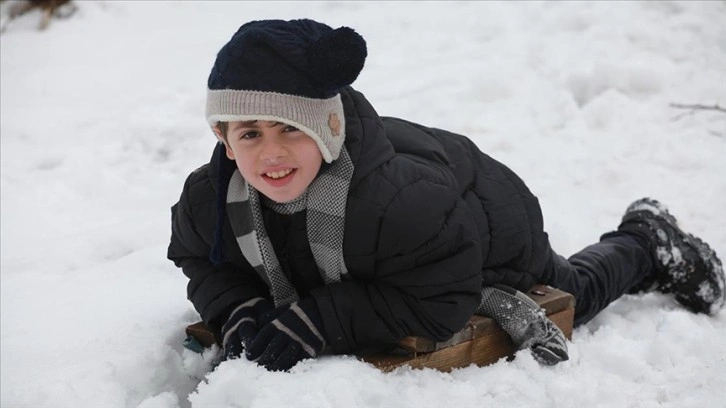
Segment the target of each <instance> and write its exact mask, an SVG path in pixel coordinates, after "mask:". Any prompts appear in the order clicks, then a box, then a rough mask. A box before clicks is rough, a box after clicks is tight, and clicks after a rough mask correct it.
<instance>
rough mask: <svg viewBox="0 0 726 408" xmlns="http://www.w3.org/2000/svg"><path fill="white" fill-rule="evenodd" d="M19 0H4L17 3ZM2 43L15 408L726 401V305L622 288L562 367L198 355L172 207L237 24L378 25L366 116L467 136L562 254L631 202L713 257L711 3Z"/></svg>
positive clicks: (722, 71) (100, 32) (177, 15)
mask: <svg viewBox="0 0 726 408" xmlns="http://www.w3.org/2000/svg"><path fill="white" fill-rule="evenodd" d="M6 3H7V2H5V3H4V4H3V5H2V6H3V9H4V10H5V11H6V8H7V4H6ZM78 8H79V10H78V12H77V13H76V14H75V15H74V16H73V17H72V18H70V19H68V20H54V21H53V22H52V23H51V25H50V27H49V28H48V30H47V31H46V32H42V33H41V32H38V31H36V26H37V24H38V22H39V19H40V13H39V12H34V13H30V14H28V15H25V16H22V17H21V18H19V19H17V20H16V21H14V22H13V23H12V24H11V25H10V26H9V28H8V30H7V31H6V32H5V33H4V34H3V35H2V36H1V37H0V84H1V89H2V92H1V93H0V119H1V120H0V134H1V139H0V140H1V143H2V146H1V149H0V152H1V156H0V163H1V169H0V181H1V185H0V188H1V193H2V194H1V195H0V198H1V201H0V206H1V215H2V220H1V221H2V222H1V223H0V251H1V254H2V256H1V257H0V258H1V265H0V273H1V275H0V277H1V279H2V282H1V284H0V290H1V292H0V302H1V304H0V313H1V316H0V323H1V330H0V332H1V339H0V340H1V341H0V346H1V358H0V361H1V364H0V368H1V372H0V389H1V392H0V405H1V406H3V407H13V408H15V407H91V406H93V407H108V408H115V407H143V408H152V407H156V408H173V407H189V406H191V407H267V406H301V407H389V406H390V407H394V406H395V407H418V406H452V407H453V406H461V407H469V406H490V405H491V406H508V407H531V406H537V407H581V406H592V407H623V406H629V407H656V406H658V407H679V408H680V407H723V406H724V401H723V390H724V389H726V340H724V339H726V313H725V312H723V311H721V312H720V313H718V314H717V315H716V316H713V317H708V316H703V315H694V314H691V313H688V312H686V311H685V310H684V309H682V308H681V307H679V306H678V304H677V303H676V302H675V300H673V299H672V298H670V297H667V296H665V295H661V294H657V293H649V294H646V295H641V296H634V295H633V296H625V297H623V298H622V299H620V300H618V301H616V302H615V303H613V304H612V305H610V306H609V307H608V308H607V309H606V310H605V311H603V312H602V313H601V314H600V315H599V316H598V317H596V318H595V319H594V320H593V321H591V322H590V323H589V324H587V325H586V326H584V327H581V328H579V329H577V330H576V331H575V333H574V335H573V341H572V343H570V344H569V351H570V360H569V361H567V362H565V363H563V364H560V365H558V366H556V367H552V368H547V367H540V366H539V365H538V364H537V363H536V362H535V361H534V359H533V358H532V357H531V355H529V354H528V353H527V352H520V353H519V354H518V355H517V358H516V359H515V360H514V361H512V362H506V361H500V362H499V363H497V364H495V365H493V366H489V367H486V368H478V367H468V368H463V369H458V370H455V371H453V372H452V373H450V374H444V373H439V372H437V371H432V370H410V369H398V370H397V371H394V372H392V373H387V374H384V373H381V372H379V371H377V370H375V369H373V368H372V367H370V366H368V365H366V364H364V363H361V362H358V361H356V360H355V359H353V358H352V357H346V356H330V357H324V358H320V359H319V360H316V361H306V362H303V363H301V364H299V365H298V366H296V367H295V368H294V369H293V370H292V372H291V373H270V372H266V371H264V370H263V369H260V368H259V367H257V366H255V365H254V364H252V363H249V362H247V361H243V360H237V361H231V362H226V363H223V364H221V365H220V366H218V367H217V368H216V370H214V371H211V372H210V370H211V367H212V361H213V359H214V354H213V353H211V352H208V353H205V355H203V356H200V355H197V354H194V353H192V352H190V351H188V350H185V349H184V348H183V347H182V345H181V343H182V341H183V338H184V335H183V329H184V327H185V326H186V325H187V324H189V323H192V322H194V321H196V320H197V319H198V316H197V315H196V312H195V311H194V310H193V308H192V306H191V304H190V303H189V302H188V301H187V300H186V291H185V290H186V289H185V285H186V281H185V278H184V276H183V274H182V273H181V271H180V270H178V269H176V268H175V267H174V265H173V264H172V263H171V262H169V261H167V260H166V258H165V255H166V246H167V242H168V239H169V207H170V206H171V205H172V204H173V203H174V202H175V201H176V200H177V198H178V196H179V193H180V192H181V187H182V184H183V182H184V179H185V177H186V175H187V174H188V173H189V172H191V171H192V170H193V169H195V168H196V167H198V166H199V165H201V164H203V163H204V162H206V161H207V160H208V158H209V157H210V155H211V150H212V147H213V145H214V137H213V135H212V133H211V131H210V130H209V129H208V127H207V125H206V123H205V120H204V117H203V112H204V101H205V85H206V79H207V75H208V74H209V70H210V68H211V65H212V63H213V60H214V57H215V55H216V52H217V51H218V49H219V48H220V47H221V46H222V45H223V44H224V43H225V42H226V41H227V40H228V39H229V38H230V37H231V35H232V34H233V33H234V31H235V30H236V29H237V27H239V25H241V24H242V23H244V22H246V21H248V20H252V19H261V18H282V19H289V18H298V17H312V18H315V19H318V20H320V21H323V22H326V23H328V24H330V25H332V26H336V27H337V26H341V25H347V26H351V27H353V28H354V29H356V30H357V31H358V32H359V33H361V34H362V35H363V36H364V38H366V40H367V41H368V46H369V58H368V61H367V64H366V68H365V69H364V71H363V73H362V74H361V76H360V77H359V79H358V80H357V82H356V83H355V87H356V88H357V89H359V90H360V91H362V92H363V93H365V94H366V95H367V97H368V98H369V99H370V100H371V102H372V103H373V105H374V106H375V107H376V109H377V111H378V112H379V113H380V114H383V115H389V116H399V117H403V118H406V119H409V120H413V121H418V122H421V123H423V124H426V125H429V126H436V127H442V128H446V129H449V130H452V131H456V132H460V133H464V134H467V135H469V136H470V137H471V138H472V139H473V140H474V141H475V142H476V143H477V145H478V146H479V147H480V148H481V149H482V150H484V151H485V152H487V153H488V154H490V155H492V156H494V157H496V158H497V159H499V160H501V161H503V162H504V163H506V164H507V165H509V166H510V167H511V168H512V169H513V170H515V171H516V172H517V173H518V174H520V175H521V176H522V177H523V178H524V180H526V182H527V184H528V185H529V187H530V188H531V189H532V190H533V191H534V193H535V194H536V195H537V196H538V197H539V198H540V202H541V204H542V208H543V212H544V215H545V224H546V225H545V227H546V229H547V231H548V232H549V233H550V237H551V240H552V243H553V246H554V248H556V249H557V251H558V252H560V253H562V254H564V255H569V254H572V253H573V252H575V251H577V250H579V249H581V248H582V247H584V246H586V245H588V244H590V243H592V242H595V241H596V240H597V238H598V237H599V235H600V234H601V233H603V232H606V231H609V230H611V229H613V228H615V227H616V226H617V223H618V221H619V217H620V216H621V215H622V212H623V211H624V209H625V208H626V207H627V205H628V204H629V203H630V202H632V201H633V200H635V199H637V198H640V197H642V196H652V197H654V198H657V199H658V200H660V201H662V202H664V203H666V204H667V205H668V206H669V208H670V210H671V212H672V213H673V214H674V215H675V216H676V217H678V218H679V220H680V221H681V223H682V226H683V228H684V229H685V230H686V231H690V232H693V233H695V234H696V235H699V236H700V237H702V238H703V239H704V240H705V241H706V242H709V244H710V245H711V247H712V248H714V249H715V250H716V252H718V253H721V254H722V255H725V254H726V228H724V226H725V225H726V222H725V220H726V217H725V216H724V213H723V211H724V208H726V177H725V176H726V160H724V156H725V154H726V115H724V114H723V113H719V112H713V111H711V112H709V111H696V112H690V111H688V110H684V109H676V108H674V107H671V106H670V104H671V103H688V104H692V103H700V104H706V105H713V104H720V106H724V105H725V104H726V25H724V24H723V21H726V5H724V3H723V2H696V1H688V2H667V3H661V2H617V3H613V2H582V3H578V2H547V3H539V2H537V3H534V2H511V3H499V2H463V3H451V2H446V3H438V2H424V3H410V2H406V3H393V2H371V3H368V2H345V3H336V2H321V3H309V2H292V3H277V2H275V3H255V2H240V3H233V2H217V3H215V2H188V1H182V2H170V1H164V2H149V1H144V2H78Z"/></svg>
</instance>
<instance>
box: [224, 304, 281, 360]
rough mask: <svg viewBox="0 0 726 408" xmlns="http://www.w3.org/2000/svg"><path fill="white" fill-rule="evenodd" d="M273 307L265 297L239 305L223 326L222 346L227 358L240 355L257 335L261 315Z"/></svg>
mask: <svg viewBox="0 0 726 408" xmlns="http://www.w3.org/2000/svg"><path fill="white" fill-rule="evenodd" d="M272 309H273V307H272V304H271V303H270V302H269V301H267V300H266V299H263V298H259V297H258V298H253V299H250V300H248V301H247V302H245V303H243V304H241V305H239V306H237V308H236V309H234V311H232V313H231V314H230V315H229V318H228V319H227V322H226V323H225V324H224V326H223V327H222V348H224V356H225V358H234V357H239V356H240V355H241V354H242V350H244V349H245V348H246V347H247V346H248V345H249V344H250V343H251V342H252V340H253V339H254V338H255V336H257V332H258V330H259V329H260V325H258V320H259V319H260V316H262V315H263V314H266V313H268V312H269V311H271V310H272Z"/></svg>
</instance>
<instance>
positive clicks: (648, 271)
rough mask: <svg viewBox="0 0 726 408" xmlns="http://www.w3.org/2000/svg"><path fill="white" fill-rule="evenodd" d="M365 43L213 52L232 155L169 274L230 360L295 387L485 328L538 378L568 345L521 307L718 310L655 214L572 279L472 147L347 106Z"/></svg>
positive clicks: (250, 30) (185, 222) (715, 281)
mask: <svg viewBox="0 0 726 408" xmlns="http://www.w3.org/2000/svg"><path fill="white" fill-rule="evenodd" d="M366 56H367V50H366V45H365V41H364V40H363V38H361V37H360V36H359V35H358V34H357V33H355V32H354V31H353V30H351V29H349V28H346V27H343V28H339V29H336V30H333V29H331V28H330V27H328V26H326V25H324V24H321V23H318V22H315V21H311V20H294V21H280V20H268V21H253V22H250V23H247V24H245V25H243V26H242V27H240V29H239V30H238V31H237V33H236V34H235V35H234V36H233V37H232V39H231V40H230V41H229V42H228V43H227V44H226V45H225V46H224V47H223V48H222V49H221V50H220V52H219V54H218V55H217V59H216V61H215V64H214V67H213V68H212V72H211V74H210V76H209V81H208V89H209V90H208V94H207V120H208V122H209V124H210V126H211V127H212V129H213V131H214V133H215V134H216V136H217V138H218V139H219V141H220V143H219V144H218V145H217V148H216V149H215V151H214V155H213V158H212V160H211V161H210V163H209V164H207V165H204V166H202V167H200V168H199V169H197V170H196V171H195V172H193V173H192V174H191V175H190V176H189V178H188V179H187V181H186V183H185V186H184V190H183V192H182V195H181V198H180V200H179V202H178V203H177V204H176V205H175V206H174V207H173V208H172V236H171V243H170V246H169V252H168V257H169V259H171V260H173V261H174V262H175V264H176V265H177V266H179V267H181V268H182V270H183V272H184V273H185V274H186V276H187V277H188V278H189V285H188V297H189V299H190V300H191V301H192V303H193V304H194V306H195V308H196V310H197V311H198V312H199V313H200V315H201V316H202V318H203V320H204V322H205V323H206V324H207V325H208V326H209V327H210V328H212V329H213V330H216V331H217V332H218V333H219V334H220V335H221V337H222V339H223V347H224V351H225V356H226V357H228V358H232V357H238V356H241V355H242V354H244V356H245V357H246V358H248V359H250V360H253V361H256V362H257V363H258V364H260V365H262V366H264V367H266V368H268V369H270V370H286V369H289V368H290V367H292V366H293V365H295V364H296V363H297V362H298V361H300V360H302V359H305V358H312V357H316V356H317V355H318V354H319V353H320V352H321V351H322V350H323V348H324V347H326V346H329V347H330V348H331V349H332V351H333V352H335V353H357V352H361V351H363V350H368V349H376V348H382V347H387V346H390V345H393V344H396V343H397V342H398V341H399V340H400V339H401V338H403V337H405V336H408V335H416V336H423V337H427V338H430V339H434V340H437V341H441V340H445V339H448V338H449V337H450V336H451V335H452V334H453V333H455V332H457V331H458V330H460V329H461V328H462V327H463V325H464V324H465V323H466V322H467V321H468V319H469V318H470V317H471V315H472V314H473V313H480V314H486V315H489V316H492V317H493V318H495V319H496V320H497V322H498V323H499V324H500V325H501V326H502V328H503V329H504V330H505V331H507V332H508V333H509V334H510V336H511V337H512V339H513V340H514V341H515V343H516V344H517V345H518V346H519V347H520V348H530V349H531V350H532V352H533V354H534V356H535V358H537V360H538V361H540V362H541V363H543V364H556V363H557V362H559V361H563V360H566V359H567V347H566V344H565V341H564V337H563V336H562V333H561V332H559V330H558V329H557V328H556V326H554V325H553V324H552V323H551V322H550V321H549V320H548V319H547V318H546V317H545V316H544V315H543V313H541V311H540V310H539V309H538V308H537V306H536V305H534V304H532V303H531V302H528V300H527V298H526V297H524V296H523V295H522V294H521V292H519V291H525V290H527V289H529V288H530V287H531V286H532V285H534V284H536V283H545V284H549V285H551V286H554V287H557V288H560V289H563V290H565V291H568V292H570V293H572V294H573V295H575V298H576V300H577V305H576V315H575V324H582V323H585V322H587V321H588V320H589V319H591V318H592V317H593V316H595V315H596V314H597V313H598V312H599V311H600V310H602V309H603V308H604V307H605V306H607V305H608V304H609V303H610V302H612V301H613V300H615V299H617V298H618V297H620V296H621V295H622V294H623V293H626V292H630V291H637V290H653V289H657V290H660V291H663V292H667V293H674V294H675V296H676V299H677V300H678V301H679V302H680V303H682V304H683V305H684V306H685V307H687V308H688V309H689V310H691V311H693V312H697V313H715V312H716V311H717V310H718V309H720V308H721V307H722V306H723V304H724V299H725V296H726V295H725V293H726V291H725V290H724V274H723V270H722V267H721V262H720V260H719V259H718V258H717V257H716V255H715V253H714V252H713V251H712V250H711V249H710V248H709V247H708V245H706V244H705V243H703V242H701V241H700V240H699V239H698V238H695V237H693V236H691V235H689V234H686V233H684V232H683V231H681V230H680V229H679V228H678V226H677V225H676V222H675V219H674V218H673V217H672V216H671V215H670V214H669V213H668V212H667V210H666V209H665V207H663V206H662V205H661V204H659V203H658V202H657V201H655V200H650V199H642V200H638V201H636V202H634V203H633V204H631V206H630V207H628V209H627V210H626V212H625V215H624V217H623V220H622V223H621V224H620V226H619V227H618V229H617V231H614V232H611V233H608V234H605V235H603V237H602V238H601V241H600V242H599V243H597V244H594V245H591V246H589V247H587V248H585V249H584V250H583V251H581V252H579V253H577V254H575V255H574V256H572V257H571V258H569V259H567V260H566V259H564V258H562V257H561V256H559V255H557V254H556V253H554V251H553V250H552V249H551V248H550V245H549V240H548V237H547V234H546V233H545V232H544V231H543V223H542V215H541V211H540V207H539V204H538V201H537V199H536V197H535V196H534V195H532V193H531V192H530V191H529V190H528V189H527V187H526V186H525V184H524V183H523V182H522V180H521V179H520V178H519V177H517V175H515V174H514V173H513V172H512V171H511V170H509V169H508V168H507V167H506V166H504V165H503V164H501V163H499V162H497V161H496V160H494V159H492V158H491V157H489V156H487V155H486V154H484V153H482V152H480V151H479V150H478V149H477V147H476V146H475V145H474V144H473V143H472V142H471V141H470V140H468V139H467V138H465V137H464V136H460V135H456V134H453V133H450V132H447V131H444V130H440V129H431V128H426V127H424V126H422V125H419V124H415V123H410V122H407V121H404V120H401V119H396V118H384V117H380V116H379V115H378V114H377V113H376V112H375V110H374V109H373V107H372V106H370V104H369V103H368V101H367V100H366V99H365V97H364V96H363V95H362V94H360V93H359V92H357V91H355V90H354V89H352V88H351V87H350V84H352V83H353V81H354V80H355V79H356V77H357V76H358V74H359V72H360V71H361V69H362V68H363V65H364V62H365V58H366Z"/></svg>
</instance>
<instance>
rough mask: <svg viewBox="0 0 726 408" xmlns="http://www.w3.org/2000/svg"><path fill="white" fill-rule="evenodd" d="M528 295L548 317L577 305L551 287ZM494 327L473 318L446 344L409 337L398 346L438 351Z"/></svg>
mask: <svg viewBox="0 0 726 408" xmlns="http://www.w3.org/2000/svg"><path fill="white" fill-rule="evenodd" d="M527 295H528V296H529V297H530V298H532V299H533V300H534V301H535V302H537V304H538V305H539V306H540V307H541V308H543V309H545V313H546V314H547V315H550V314H553V313H556V312H559V311H561V310H564V309H566V308H568V307H574V305H575V303H574V302H575V298H574V297H573V296H572V295H570V294H569V293H567V292H563V291H561V290H559V289H555V288H551V287H549V286H544V285H536V286H534V287H533V288H532V289H530V290H529V292H527ZM493 327H499V326H497V324H496V322H494V320H492V319H490V318H488V317H484V316H472V318H471V319H470V320H469V323H467V325H466V326H465V327H464V328H463V329H462V330H460V331H459V332H457V333H455V334H454V335H453V336H452V337H451V339H449V340H447V341H445V342H435V341H433V340H430V339H427V338H424V337H414V336H409V337H405V338H404V339H403V340H401V342H400V343H399V344H398V345H399V346H400V347H401V348H403V349H405V350H410V351H411V352H416V353H421V352H430V351H436V350H441V349H444V348H447V347H451V346H454V345H457V344H459V343H462V342H465V341H469V340H472V339H475V338H477V337H480V336H481V335H483V334H485V333H488V332H489V331H491V330H492V328H493Z"/></svg>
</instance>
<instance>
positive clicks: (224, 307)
mask: <svg viewBox="0 0 726 408" xmlns="http://www.w3.org/2000/svg"><path fill="white" fill-rule="evenodd" d="M191 178H192V176H190V179H188V180H187V182H186V184H185V186H184V191H183V192H182V195H181V197H180V199H179V202H178V203H176V204H175V205H174V206H173V207H172V208H171V242H170V244H169V248H168V252H167V257H168V258H169V259H170V260H172V261H173V262H174V264H175V265H176V266H178V267H181V269H182V271H183V273H184V275H186V276H187V278H189V283H188V284H187V298H188V299H189V300H190V301H191V302H192V304H193V305H194V308H195V309H196V310H197V312H199V314H200V316H201V317H202V320H203V321H204V323H205V324H207V325H208V326H209V327H210V328H211V329H212V330H219V328H220V327H221V326H222V325H223V324H224V322H225V321H226V319H227V317H228V315H229V313H230V312H231V310H232V309H234V307H236V306H237V305H239V304H240V303H243V302H244V301H245V300H247V299H250V298H253V297H258V296H259V297H267V296H269V292H268V290H267V287H266V285H265V284H264V282H262V280H261V279H260V278H259V276H258V275H257V274H256V273H255V271H254V269H252V267H251V266H249V265H247V267H240V266H238V265H235V264H233V263H230V262H224V263H222V264H220V265H217V266H215V265H213V264H212V262H211V261H210V260H209V252H210V246H211V245H210V244H211V235H212V234H211V231H213V228H214V218H213V216H214V215H215V214H214V211H213V209H214V208H215V206H214V204H213V203H212V204H211V205H208V202H209V200H207V204H204V200H201V201H202V204H198V205H196V206H192V205H190V201H192V199H191V197H190V196H191V195H194V194H196V195H199V194H200V189H198V188H194V187H192V186H190V184H193V181H192V180H191ZM201 191H204V189H201ZM196 198H198V197H196ZM200 230H205V232H206V233H201V232H200Z"/></svg>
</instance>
